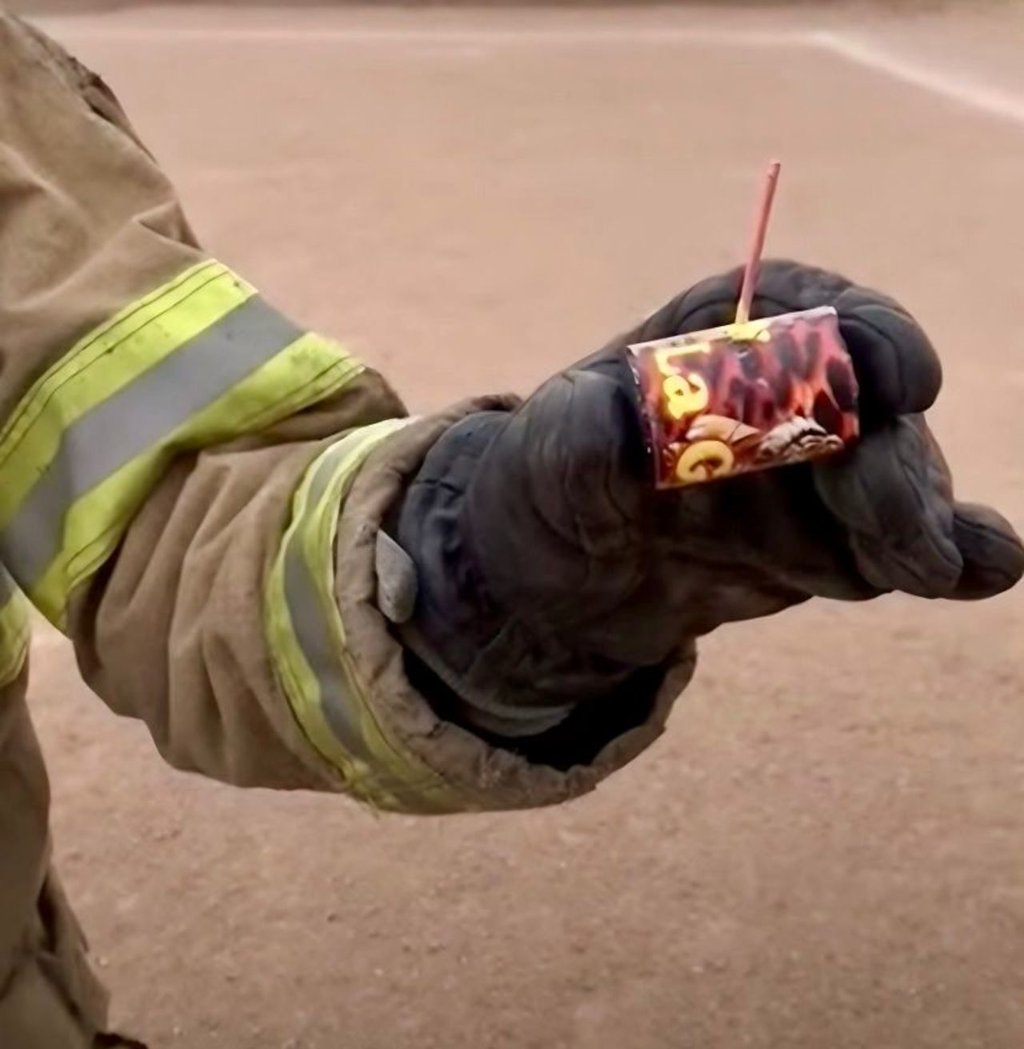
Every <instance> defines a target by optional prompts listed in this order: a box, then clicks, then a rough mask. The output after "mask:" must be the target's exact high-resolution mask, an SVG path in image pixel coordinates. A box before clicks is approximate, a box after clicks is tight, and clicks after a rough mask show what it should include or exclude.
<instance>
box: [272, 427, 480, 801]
mask: <svg viewBox="0 0 1024 1049" xmlns="http://www.w3.org/2000/svg"><path fill="white" fill-rule="evenodd" d="M407 422H408V420H388V421H386V422H383V423H377V424H375V425H373V426H368V427H365V428H364V429H362V430H358V431H355V432H354V433H352V434H349V435H348V436H346V437H344V438H342V439H341V440H340V441H338V442H336V443H335V444H333V445H331V446H330V447H329V448H328V449H326V451H324V452H323V453H322V454H321V455H320V456H319V457H318V458H317V459H316V460H315V461H314V462H313V464H312V465H311V466H310V467H309V469H308V470H307V471H306V474H305V476H304V478H303V480H302V482H301V484H300V485H299V487H298V489H297V491H296V493H295V496H294V499H293V504H292V517H291V520H290V523H289V525H288V528H287V530H286V531H285V534H284V537H283V540H282V543H281V548H280V551H279V553H278V556H277V558H276V559H275V562H274V565H273V566H272V569H271V571H270V574H269V576H268V581H267V592H266V608H265V621H266V630H267V637H268V641H269V643H270V649H271V652H272V653H273V656H274V661H275V665H276V667H277V670H278V675H279V678H280V681H281V684H282V687H283V690H284V692H285V695H286V696H287V698H288V702H289V704H290V706H291V708H292V712H293V713H294V715H295V718H296V720H297V721H298V723H299V725H300V727H301V728H302V730H303V732H304V734H305V735H306V737H307V738H308V739H309V740H310V742H311V743H312V744H313V746H314V747H315V748H316V749H317V751H318V752H319V753H320V754H321V756H322V757H324V758H325V759H326V760H327V761H328V762H329V763H330V764H332V765H333V766H334V767H335V768H336V769H337V770H338V772H339V775H340V776H341V778H342V780H343V782H344V785H345V788H346V789H347V790H348V791H349V792H350V793H351V794H352V795H353V796H354V797H356V798H359V799H360V800H362V801H365V802H368V803H369V804H371V805H373V806H374V807H376V808H381V809H390V810H397V811H403V812H445V811H457V810H460V809H463V808H465V807H466V806H465V804H464V803H461V802H460V800H459V799H458V798H457V797H456V795H455V793H454V792H453V791H452V789H451V787H450V786H449V785H448V784H446V783H445V782H444V780H443V779H442V778H441V777H440V776H439V775H438V774H437V773H435V772H434V771H433V770H431V769H430V768H428V767H427V766H426V765H425V764H423V762H422V761H420V760H419V759H418V758H416V757H415V756H414V755H412V754H411V753H409V752H408V751H406V750H404V749H402V748H400V747H398V746H397V745H396V744H395V742H394V741H393V740H392V739H391V738H390V736H389V734H388V731H387V730H386V728H385V727H384V726H383V725H382V724H381V723H380V721H379V720H378V718H377V717H376V715H375V713H374V711H373V708H372V705H371V704H370V702H369V700H368V698H367V693H366V689H365V687H364V685H363V683H362V682H361V681H360V679H359V673H358V669H357V667H356V665H355V662H354V660H353V658H352V656H351V653H350V652H349V650H348V643H347V640H346V636H345V628H344V623H343V621H342V618H341V614H340V612H339V610H338V606H337V601H336V598H335V596H334V572H335V565H334V546H335V539H336V535H337V526H338V517H339V514H340V513H341V504H342V502H343V500H344V497H345V495H346V494H347V492H348V490H349V488H350V486H351V484H352V481H353V480H354V478H355V475H356V473H357V472H358V470H359V468H360V466H361V465H362V463H363V461H364V460H365V458H366V456H367V455H368V454H369V453H370V451H372V449H373V448H374V447H376V446H377V445H378V444H379V443H380V442H381V441H383V440H385V439H386V438H387V437H388V436H390V435H391V434H392V433H394V432H395V431H396V430H397V429H398V428H400V427H401V426H403V425H406V424H407Z"/></svg>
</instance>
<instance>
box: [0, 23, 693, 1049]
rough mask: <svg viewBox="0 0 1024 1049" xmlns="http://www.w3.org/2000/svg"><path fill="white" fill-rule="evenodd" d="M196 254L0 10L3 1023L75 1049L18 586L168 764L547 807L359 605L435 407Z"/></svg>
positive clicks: (638, 739) (634, 741)
mask: <svg viewBox="0 0 1024 1049" xmlns="http://www.w3.org/2000/svg"><path fill="white" fill-rule="evenodd" d="M494 403H495V402H494V401H490V402H486V401H481V402H478V403H477V404H474V405H466V406H463V407H462V408H458V409H455V410H453V411H452V412H450V413H448V414H446V415H444V416H440V417H434V418H426V419H419V420H410V419H409V418H408V417H407V416H406V412H405V410H404V408H403V405H402V404H401V402H400V401H399V400H398V398H397V397H396V395H395V394H394V393H393V392H392V390H391V389H390V388H389V386H388V385H387V383H386V382H385V381H384V380H383V379H382V378H381V377H380V376H379V375H377V374H376V373H375V372H373V371H372V370H370V369H369V368H366V367H364V366H363V365H362V364H360V363H359V361H357V360H355V359H354V358H353V357H352V356H350V355H349V354H348V353H347V352H346V351H345V350H344V349H343V348H342V347H340V346H338V345H337V344H336V343H334V342H332V341H330V340H328V339H324V338H321V337H320V336H318V335H316V334H313V333H309V332H305V331H304V330H303V329H301V328H300V327H297V326H296V325H295V324H294V323H293V322H292V321H290V320H288V319H287V318H286V317H285V316H283V315H282V314H281V313H279V312H278V311H277V310H276V309H274V308H273V307H272V306H271V305H270V304H269V303H268V302H267V301H266V300H265V299H264V298H262V297H261V296H260V295H259V294H258V293H257V292H256V291H255V290H254V289H253V288H252V287H250V286H249V285H248V284H247V283H245V281H243V280H242V279H240V278H239V277H237V276H236V275H235V274H234V273H232V272H231V271H230V270H229V269H228V268H227V267H225V266H223V265H221V264H220V263H219V262H217V261H215V260H213V259H211V258H209V257H207V256H206V255H205V254H204V253H203V251H202V249H201V248H200V247H199V246H198V245H197V243H196V241H195V238H194V237H193V235H192V233H191V231H190V229H189V227H188V225H187V223H186V220H185V218H184V217H183V215H182V212H181V209H180V207H179V204H178V201H177V199H176V196H175V193H174V190H173V189H172V187H171V186H170V185H169V184H168V182H167V181H166V179H165V177H164V176H163V174H162V173H161V171H160V170H159V168H158V167H157V165H156V164H155V163H154V161H153V160H152V159H151V157H150V156H149V155H148V153H147V152H146V151H145V149H144V148H143V147H142V146H141V144H140V143H139V141H138V139H137V138H136V136H135V135H134V133H133V132H132V130H131V128H130V126H129V125H128V122H127V120H126V118H125V116H124V114H123V113H122V111H121V109H120V107H119V105H118V103H117V101H116V100H115V98H114V97H113V95H112V94H111V93H110V91H109V89H107V88H106V86H105V85H104V84H103V83H102V82H101V81H100V80H99V79H98V78H97V77H95V76H94V75H93V74H91V73H89V72H88V70H86V69H84V68H83V67H82V66H81V65H79V64H78V63H77V62H75V61H74V60H73V59H71V58H69V57H68V56H67V55H66V54H65V53H64V52H63V51H61V50H60V49H59V48H58V47H57V46H56V45H55V44H53V43H52V42H51V41H49V40H47V39H46V38H44V37H42V36H41V35H40V34H38V33H36V32H34V31H33V30H30V29H28V28H27V27H26V26H25V25H23V24H22V23H20V22H19V21H17V20H16V19H14V18H13V17H10V16H4V15H0V565H2V567H0V573H2V577H0V578H2V594H0V1046H4V1047H8V1046H12V1047H17V1049H72V1047H73V1049H83V1047H86V1046H89V1045H90V1043H91V1040H92V1037H93V1034H94V1032H95V1031H96V1030H98V1029H99V1028H101V1027H102V1025H103V1022H104V1018H105V996H104V994H103V992H102V990H101V989H100V988H99V987H98V985H97V984H96V983H95V981H94V979H93V977H92V975H91V972H90V970H89V968H88V964H87V962H86V960H85V955H84V951H83V948H82V945H81V937H80V934H79V932H78V930H77V928H76V926H75V923H74V919H73V917H72V916H71V913H70V911H69V910H68V908H67V906H66V905H65V903H64V901H63V897H62V895H61V892H60V887H59V885H58V884H57V881H56V878H55V876H54V875H53V872H52V870H51V868H50V865H49V860H48V832H47V808H48V794H47V783H46V775H45V771H44V769H43V765H42V761H41V758H40V755H39V751H38V748H37V744H36V740H35V736H34V733H33V730H32V726H31V723H30V720H29V716H28V712H27V708H26V705H25V699H24V693H25V686H26V680H27V655H26V652H27V647H28V641H29V629H28V623H29V620H28V603H29V602H31V603H32V604H34V605H35V606H36V608H37V609H39V610H40V611H41V612H42V613H43V614H44V615H45V616H46V617H47V618H48V619H49V620H50V621H51V622H53V623H54V624H55V625H57V626H58V627H59V628H60V629H61V630H62V631H64V632H65V633H66V634H67V635H68V636H69V637H70V638H71V640H72V642H73V643H74V646H75V650H76V653H77V657H78V660H79V664H80V667H81V670H82V673H83V675H84V677H85V679H86V680H87V681H88V683H89V684H90V686H91V687H92V688H93V689H94V690H95V692H96V693H97V694H98V695H100V696H101V697H102V698H103V700H104V701H105V702H106V703H107V704H109V706H110V707H111V708H113V709H114V710H115V711H117V712H118V713H120V714H126V715H130V716H132V717H137V718H141V719H142V720H143V721H144V722H145V723H146V725H147V726H148V727H149V730H150V732H151V733H152V735H153V738H154V740H155V741H156V745H157V747H158V748H159V750H160V752H161V754H162V755H163V756H164V757H165V758H166V759H167V760H168V761H169V762H170V763H171V764H173V765H175V766H176V767H178V768H182V769H189V770H193V771H196V772H200V773H202V774H204V775H207V776H212V777H215V778H217V779H220V780H224V781H227V782H229V783H234V784H239V785H242V786H249V785H252V786H261V787H276V788H282V789H312V790H330V791H338V792H341V793H345V794H349V795H351V796H353V797H355V798H357V799H360V800H362V801H364V802H366V803H368V804H371V805H373V806H375V807H377V808H380V809H387V810H401V811H407V812H422V813H443V812H458V811H466V810H479V809H511V808H522V807H529V806H541V805H549V804H553V803H557V802H561V801H564V800H566V799H569V798H572V797H574V796H576V795H579V794H581V793H584V792H586V791H588V790H590V789H591V788H592V787H594V786H595V785H596V784H597V782H598V781H599V780H600V779H601V778H602V777H604V776H606V775H607V774H608V773H610V772H611V771H612V770H614V769H616V768H617V767H619V766H621V765H623V764H624V763H625V762H627V761H629V760H630V759H631V758H633V757H634V756H635V755H636V754H637V753H639V752H640V751H641V750H642V749H643V748H644V747H645V746H647V745H648V744H649V743H650V742H651V741H652V740H653V739H654V738H655V737H656V736H657V735H658V734H659V733H660V731H661V729H662V727H663V723H664V720H665V717H666V714H667V710H668V706H669V704H670V701H671V697H672V696H674V695H675V694H676V693H677V692H678V691H679V690H680V688H681V686H682V684H683V683H684V682H685V678H686V676H687V674H688V672H689V664H688V663H687V662H686V661H683V662H682V663H681V665H680V668H679V670H678V672H677V673H675V674H674V675H670V680H669V681H668V682H667V683H666V686H665V688H664V690H663V695H662V696H661V697H660V699H659V701H658V702H656V703H655V705H654V712H653V714H652V716H651V718H650V719H649V722H648V723H647V724H645V725H644V726H642V727H640V728H637V729H634V730H633V731H631V732H629V733H627V734H626V735H625V736H623V737H621V738H620V739H618V740H616V741H615V742H613V743H612V744H611V745H609V746H608V747H607V748H606V749H605V750H604V751H603V752H602V753H601V754H600V755H599V756H598V758H597V760H596V761H595V762H594V763H593V765H591V766H589V767H577V768H573V769H571V770H569V771H568V772H560V771H557V770H555V769H552V768H548V767H543V766H532V765H530V764H528V763H527V762H526V761H524V760H523V759H521V758H519V757H517V756H515V755H514V754H512V753H510V752H508V751H504V750H500V749H495V748H493V747H490V746H488V745H486V744H485V743H484V742H483V741H481V740H479V739H477V738H475V737H473V736H472V735H470V734H469V733H467V732H465V731H463V730H462V729H459V728H457V727H456V726H453V725H450V724H445V723H443V722H441V721H439V720H438V718H437V717H436V716H435V715H434V713H433V712H432V710H431V707H430V706H429V705H428V703H427V702H426V701H425V699H424V698H423V697H422V696H420V695H418V694H417V692H416V691H415V690H414V689H413V688H412V686H411V685H410V684H409V682H408V680H407V679H406V676H405V674H404V672H403V661H402V651H401V649H400V647H399V645H398V644H397V643H396V641H395V640H394V639H393V637H392V635H391V633H390V632H389V630H388V628H387V622H386V620H385V619H384V617H383V616H382V614H381V613H380V611H379V610H378V608H377V607H376V604H375V601H376V595H377V589H378V581H377V571H376V563H377V562H376V558H375V546H376V540H377V534H378V529H379V527H380V522H381V520H382V518H383V516H384V514H385V513H386V511H387V510H388V509H389V507H391V506H392V505H393V504H394V503H395V501H396V499H397V498H398V496H399V494H400V491H401V487H402V484H403V479H404V478H405V477H407V476H408V475H409V474H410V472H412V471H414V470H415V469H416V467H417V466H418V464H419V462H420V460H421V459H422V457H423V455H424V453H425V450H426V449H427V448H428V447H429V445H430V444H431V442H432V441H433V440H434V439H435V437H436V436H437V434H438V433H440V432H441V431H442V430H443V429H444V428H445V427H446V426H448V425H450V423H451V422H452V421H453V420H454V419H456V418H458V417H459V416H460V415H461V414H463V413H465V412H467V411H470V410H473V409H475V408H477V407H480V406H481V405H484V404H490V405H493V404H494Z"/></svg>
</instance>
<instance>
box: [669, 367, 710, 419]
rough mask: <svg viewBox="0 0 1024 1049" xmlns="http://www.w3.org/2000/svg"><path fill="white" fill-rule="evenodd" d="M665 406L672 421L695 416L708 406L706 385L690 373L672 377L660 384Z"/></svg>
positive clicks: (701, 379) (700, 378)
mask: <svg viewBox="0 0 1024 1049" xmlns="http://www.w3.org/2000/svg"><path fill="white" fill-rule="evenodd" d="M661 388H662V392H663V393H664V396H665V406H666V407H667V409H668V413H669V415H671V416H672V418H673V419H683V418H685V417H686V416H687V415H696V414H697V413H698V412H702V411H704V409H705V408H706V407H707V406H708V399H709V398H708V384H707V383H706V382H705V381H704V379H703V378H702V377H701V376H700V375H697V374H696V373H693V372H691V373H690V374H689V375H672V376H670V377H669V378H667V379H666V380H665V381H664V383H662V387H661Z"/></svg>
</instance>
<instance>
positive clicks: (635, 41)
mask: <svg viewBox="0 0 1024 1049" xmlns="http://www.w3.org/2000/svg"><path fill="white" fill-rule="evenodd" d="M38 21H39V23H40V24H41V25H42V26H43V27H44V28H46V29H48V30H49V31H51V32H55V33H56V34H58V35H61V36H66V37H69V38H71V39H77V40H83V41H86V40H97V41H101V42H104V43H129V44H130V43H140V44H147V45H175V44H203V43H225V42H230V43H254V44H258V43H264V44H282V43H289V44H302V45H307V46H324V45H360V46H361V45H374V44H377V45H388V44H392V45H394V44H408V45H441V46H444V45H456V46H465V45H476V46H504V45H529V46H531V47H533V46H550V47H574V46H602V47H608V46H616V45H629V46H634V45H642V46H652V47H671V46H677V45H687V44H688V45H694V44H707V45H710V46H722V47H745V48H785V47H797V48H812V49H818V50H823V51H826V52H828V53H829V54H832V55H835V56H837V57H839V58H842V59H843V60H845V61H846V62H849V63H851V64H853V65H857V66H860V67H862V68H864V69H869V70H871V71H872V72H875V73H879V74H882V75H884V76H888V77H890V78H891V79H893V80H896V81H898V82H899V83H902V84H907V85H910V86H913V87H917V88H920V89H922V90H924V91H927V92H930V93H931V94H933V95H936V96H938V97H940V98H943V99H946V100H947V101H952V102H955V103H958V104H960V105H963V106H966V107H968V108H971V109H974V110H976V111H977V112H981V113H985V114H987V115H989V116H993V117H998V118H1001V119H1003V120H1007V121H1010V122H1011V123H1014V124H1016V125H1017V126H1019V127H1024V95H1021V94H1017V93H1014V92H1011V91H1004V90H1001V89H999V88H996V87H993V86H991V85H988V84H984V83H981V82H979V81H977V80H974V79H972V78H970V77H968V76H966V75H964V74H962V73H958V72H952V71H949V70H945V69H939V68H937V67H936V66H932V65H929V64H928V63H926V62H924V61H922V60H920V59H917V58H914V57H912V56H909V55H906V54H904V53H901V52H897V51H895V50H892V49H889V48H887V47H885V46H884V45H882V44H879V43H877V42H876V41H873V40H870V39H868V38H866V37H862V36H857V35H853V34H848V33H841V32H835V31H832V30H813V29H812V30H777V31H773V30H739V31H737V30H733V29H725V28H713V27H700V26H690V27H687V26H666V27H662V28H657V27H649V28H644V27H635V26H634V27H619V28H615V27H605V28H592V29H589V28H583V27H581V28H571V29H569V28H562V29H536V30H531V29H514V28H500V27H477V28H467V29H457V28H426V29H369V28H356V27H352V28H339V27H333V28H323V29H317V28H312V27H310V28H308V29H305V28H273V27H259V26H214V27H210V28H208V29H203V28H199V27H184V26H165V27H162V26H156V25H150V26H142V25H121V26H112V25H106V26H104V25H95V24H83V23H79V22H77V21H76V20H75V19H73V18H72V19H62V18H54V19H39V20H38Z"/></svg>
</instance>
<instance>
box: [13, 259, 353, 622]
mask: <svg viewBox="0 0 1024 1049" xmlns="http://www.w3.org/2000/svg"><path fill="white" fill-rule="evenodd" d="M361 370H362V366H361V365H360V364H359V362H358V361H356V360H355V359H354V358H352V357H351V356H349V355H348V354H347V353H346V352H345V351H344V350H342V349H341V348H340V347H339V346H337V345H336V344H334V343H332V342H330V341H329V340H326V339H322V338H320V337H319V336H316V335H312V334H304V333H303V332H302V331H301V330H300V329H299V328H297V327H296V326H295V325H294V324H292V323H291V322H290V321H289V320H287V319H286V318H285V317H283V316H282V315H281V314H280V313H278V312H277V311H276V310H275V309H273V307H271V306H269V305H268V304H267V303H266V302H265V301H264V300H263V299H261V298H259V297H258V296H257V295H256V294H255V292H254V291H253V289H252V288H251V287H250V286H249V285H247V284H245V283H243V282H242V281H240V280H239V279H238V278H237V277H236V276H235V275H234V274H233V273H232V272H231V271H230V270H228V269H227V268H226V267H224V266H222V265H220V264H219V263H216V262H206V263H202V264H200V265H198V266H196V267H193V268H192V269H191V270H189V271H188V272H187V273H185V274H183V275H181V276H179V277H178V278H176V279H175V280H174V281H172V282H171V283H170V284H168V285H166V286H164V287H163V288H161V289H158V290H157V291H156V292H154V293H152V294H151V295H149V296H147V297H146V298H145V299H143V300H141V301H140V302H138V303H136V304H134V305H132V306H130V307H129V308H128V309H126V310H124V311H122V313H120V314H118V316H117V317H115V318H113V320H111V321H110V322H108V323H107V324H106V325H104V326H103V327H102V328H101V329H99V330H98V331H97V332H94V333H92V334H90V335H88V336H86V338H84V339H83V340H81V342H79V343H78V344H77V345H76V346H75V347H74V348H73V349H72V350H71V351H70V352H69V353H67V354H66V355H65V356H64V357H63V358H62V359H61V360H60V361H58V362H57V364H55V365H54V366H53V367H52V368H51V369H50V370H49V371H48V372H47V373H46V374H45V375H43V376H42V378H41V379H39V380H38V381H37V382H36V383H35V385H34V386H33V387H32V389H31V390H30V391H29V392H28V394H27V395H26V396H25V397H24V398H23V399H22V402H21V404H20V405H19V406H18V408H17V409H16V410H15V412H14V413H13V415H12V416H11V418H10V419H9V420H8V422H7V424H6V426H5V427H4V429H3V431H2V432H0V556H2V557H3V560H4V563H5V564H7V565H9V566H10V568H11V571H12V573H13V574H14V575H15V577H16V578H17V579H18V581H19V583H20V584H21V586H22V588H23V589H24V590H25V592H26V593H27V594H28V596H29V597H30V598H31V599H32V601H33V602H34V603H35V604H36V605H37V607H39V608H40V610H41V611H42V612H43V613H44V614H45V615H46V616H47V617H48V618H50V619H51V620H52V621H54V622H55V623H57V624H58V625H62V623H63V618H64V614H65V610H66V605H67V600H68V597H69V595H70V593H71V591H72V590H73V589H74V587H75V586H76V585H77V584H78V583H79V582H81V580H82V579H83V578H85V577H86V576H88V575H89V574H90V573H91V572H93V571H95V570H96V568H97V567H98V566H99V565H100V564H101V563H102V562H103V560H104V559H105V558H106V557H107V556H108V555H109V553H110V551H111V550H112V549H113V547H114V545H115V544H116V542H117V540H118V539H119V538H120V536H121V535H122V534H123V531H124V529H125V528H126V527H127V524H128V522H129V521H130V519H131V517H132V515H133V514H134V513H135V511H136V510H137V509H138V508H139V506H140V504H141V503H142V502H143V500H144V499H145V497H146V495H147V494H148V493H149V491H150V490H151V488H152V487H153V485H154V484H155V483H156V481H157V480H158V479H159V477H160V475H161V474H162V473H163V471H164V470H165V469H166V467H167V465H168V463H169V462H170V460H171V459H172V458H173V457H174V456H175V455H176V454H178V453H180V452H182V451H186V450H192V449H196V448H201V447H206V446H208V445H211V444H216V443H219V442H222V441H226V440H230V439H232V438H233V437H237V436H240V435H242V434H245V433H250V432H253V431H255V430H258V429H260V428H262V427H265V426H267V425H269V424H271V423H273V422H276V421H277V420H279V419H281V418H284V417H286V416H288V415H290V414H292V413H294V412H295V411H298V410H300V409H301V408H303V407H306V406H307V405H309V404H312V403H315V402H316V401H318V400H320V399H322V398H323V397H325V396H327V395H328V394H329V393H332V392H334V391H335V390H337V389H338V388H339V387H340V386H342V385H344V383H346V382H347V381H349V380H350V379H352V378H353V377H354V376H355V375H357V374H358V373H359V372H360V371H361Z"/></svg>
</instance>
